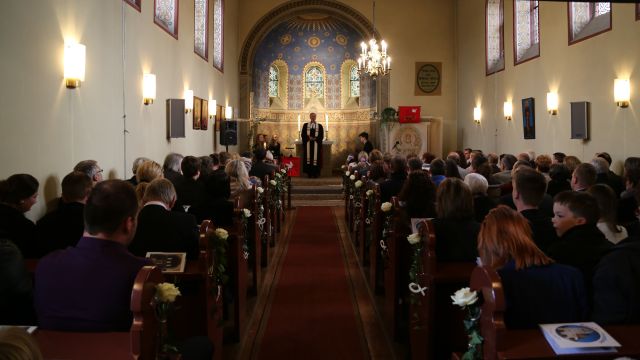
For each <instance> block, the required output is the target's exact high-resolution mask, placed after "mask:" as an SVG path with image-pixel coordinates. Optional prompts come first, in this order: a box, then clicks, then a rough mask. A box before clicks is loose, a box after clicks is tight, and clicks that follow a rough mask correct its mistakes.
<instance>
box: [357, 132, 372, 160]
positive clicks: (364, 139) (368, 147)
mask: <svg viewBox="0 0 640 360" xmlns="http://www.w3.org/2000/svg"><path fill="white" fill-rule="evenodd" d="M358 136H359V137H360V142H361V143H362V144H363V148H362V151H366V152H367V155H368V154H370V153H371V151H372V150H373V144H372V143H371V141H369V134H368V133H367V132H366V131H363V132H361V133H360V135H358Z"/></svg>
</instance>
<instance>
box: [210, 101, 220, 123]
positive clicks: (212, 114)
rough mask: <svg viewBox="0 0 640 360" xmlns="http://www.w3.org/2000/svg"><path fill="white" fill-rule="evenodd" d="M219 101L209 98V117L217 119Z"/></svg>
mask: <svg viewBox="0 0 640 360" xmlns="http://www.w3.org/2000/svg"><path fill="white" fill-rule="evenodd" d="M217 107H218V103H217V102H216V101H215V100H211V99H209V119H213V120H215V117H216V111H217Z"/></svg>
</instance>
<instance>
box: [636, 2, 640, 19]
mask: <svg viewBox="0 0 640 360" xmlns="http://www.w3.org/2000/svg"><path fill="white" fill-rule="evenodd" d="M638 20H640V3H636V21H638Z"/></svg>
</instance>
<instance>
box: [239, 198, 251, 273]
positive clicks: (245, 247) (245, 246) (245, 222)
mask: <svg viewBox="0 0 640 360" xmlns="http://www.w3.org/2000/svg"><path fill="white" fill-rule="evenodd" d="M250 217H251V210H249V209H247V208H244V209H242V220H241V221H242V238H243V242H242V257H243V258H244V259H245V260H247V259H248V258H249V218H250Z"/></svg>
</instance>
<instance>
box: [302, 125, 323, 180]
mask: <svg viewBox="0 0 640 360" xmlns="http://www.w3.org/2000/svg"><path fill="white" fill-rule="evenodd" d="M309 120H310V121H309V122H308V123H305V124H304V125H303V126H302V131H301V134H300V138H301V139H302V161H303V171H304V172H305V173H306V174H307V175H308V176H309V177H310V178H317V177H318V176H320V169H322V139H323V138H324V129H323V128H322V125H321V124H318V123H317V122H316V113H311V114H309Z"/></svg>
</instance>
